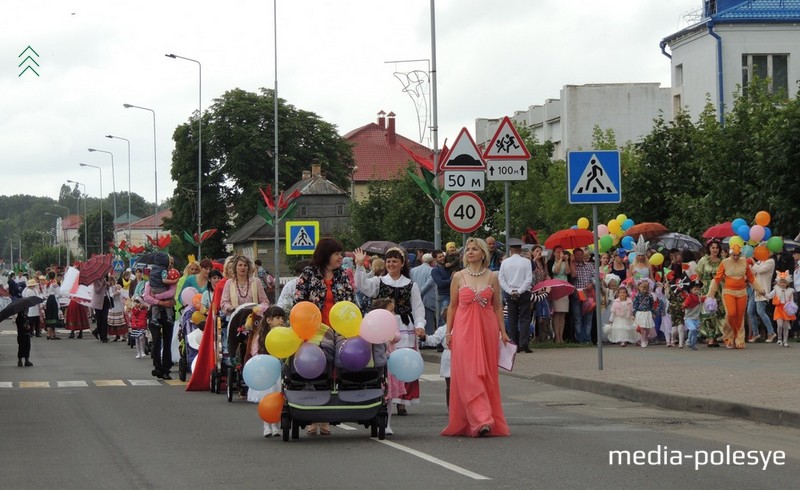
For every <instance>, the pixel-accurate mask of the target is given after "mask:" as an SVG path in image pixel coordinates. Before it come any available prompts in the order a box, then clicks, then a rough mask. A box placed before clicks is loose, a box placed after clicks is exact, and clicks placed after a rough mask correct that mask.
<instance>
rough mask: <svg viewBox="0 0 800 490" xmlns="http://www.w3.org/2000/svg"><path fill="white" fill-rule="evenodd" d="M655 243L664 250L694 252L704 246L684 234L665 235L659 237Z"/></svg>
mask: <svg viewBox="0 0 800 490" xmlns="http://www.w3.org/2000/svg"><path fill="white" fill-rule="evenodd" d="M655 242H656V245H658V244H661V245H663V246H664V248H669V249H672V248H677V249H678V250H691V251H692V252H696V251H698V250H701V249H702V248H703V244H702V243H700V242H699V241H698V240H697V239H695V238H693V237H690V236H689V235H684V234H683V233H664V234H663V235H661V236H659V237H657V238H656V239H655Z"/></svg>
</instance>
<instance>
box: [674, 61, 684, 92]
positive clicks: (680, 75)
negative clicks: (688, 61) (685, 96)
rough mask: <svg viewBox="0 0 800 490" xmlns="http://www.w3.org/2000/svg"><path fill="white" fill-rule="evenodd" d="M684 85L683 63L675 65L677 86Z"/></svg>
mask: <svg viewBox="0 0 800 490" xmlns="http://www.w3.org/2000/svg"><path fill="white" fill-rule="evenodd" d="M681 86H683V65H682V64H681V65H676V66H675V87H681Z"/></svg>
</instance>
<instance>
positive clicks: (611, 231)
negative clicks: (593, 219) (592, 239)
mask: <svg viewBox="0 0 800 490" xmlns="http://www.w3.org/2000/svg"><path fill="white" fill-rule="evenodd" d="M589 225H590V222H589V218H586V217H583V218H578V223H577V225H576V226H573V228H578V229H580V230H588V229H589ZM633 225H634V222H633V220H632V219H630V218H628V217H627V216H625V215H624V214H620V215H617V217H616V218H614V219H612V220H611V221H609V222H608V224H607V225H604V224H599V225H597V246H598V248H599V249H600V252H601V253H604V252H608V251H609V250H611V247H613V246H615V245H618V244H621V245H622V247H623V248H625V250H628V251H630V250H633V245H634V243H635V241H634V239H633V237H629V236H624V235H625V232H626V231H628V229H629V228H630V227H631V226H633Z"/></svg>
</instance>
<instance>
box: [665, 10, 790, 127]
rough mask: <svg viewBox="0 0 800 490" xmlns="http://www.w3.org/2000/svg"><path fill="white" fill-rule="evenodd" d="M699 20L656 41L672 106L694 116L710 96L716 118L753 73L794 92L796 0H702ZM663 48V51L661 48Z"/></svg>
mask: <svg viewBox="0 0 800 490" xmlns="http://www.w3.org/2000/svg"><path fill="white" fill-rule="evenodd" d="M701 7H702V8H701V9H700V10H699V11H698V13H699V15H698V17H699V21H698V22H696V23H694V24H692V25H690V26H688V27H686V28H685V29H682V30H680V31H678V32H676V33H674V34H671V35H669V36H667V37H665V38H664V39H663V40H662V41H661V51H662V52H663V53H664V55H666V56H667V57H669V58H670V70H671V73H672V75H671V79H672V104H671V106H672V110H673V111H678V110H679V109H684V110H687V111H688V112H689V114H691V116H692V119H696V117H697V115H698V114H700V113H701V112H702V111H703V109H704V107H705V105H706V102H707V99H708V98H710V102H711V103H712V104H713V105H714V106H715V108H716V110H717V114H718V117H719V119H720V121H724V114H725V112H730V110H731V109H732V108H733V94H734V93H736V92H737V91H739V90H740V87H744V86H747V85H748V84H749V83H750V81H751V80H753V78H754V77H756V76H757V77H759V78H760V79H769V90H771V91H772V92H774V93H778V92H779V91H782V92H783V93H785V94H786V95H787V96H788V97H790V98H793V97H795V96H796V95H797V89H798V86H797V81H798V78H800V26H798V23H800V0H761V1H755V0H703V1H702V4H701ZM667 48H669V52H667Z"/></svg>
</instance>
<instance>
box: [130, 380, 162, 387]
mask: <svg viewBox="0 0 800 490" xmlns="http://www.w3.org/2000/svg"><path fill="white" fill-rule="evenodd" d="M128 382H129V383H130V384H131V386H158V385H160V384H161V383H160V382H159V381H158V380H156V379H129V380H128Z"/></svg>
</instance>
